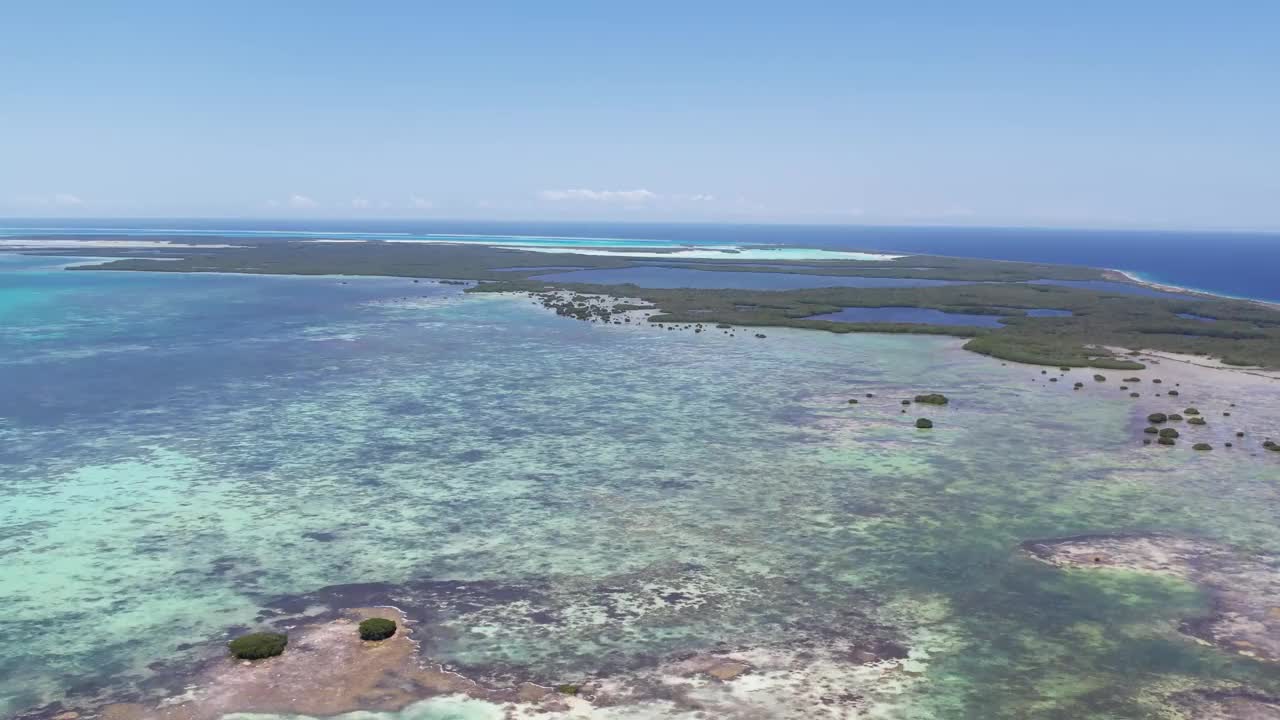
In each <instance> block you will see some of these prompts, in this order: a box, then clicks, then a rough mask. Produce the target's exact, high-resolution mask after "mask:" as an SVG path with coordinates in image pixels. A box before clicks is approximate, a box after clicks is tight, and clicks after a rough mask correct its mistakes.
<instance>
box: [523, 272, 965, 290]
mask: <svg viewBox="0 0 1280 720" xmlns="http://www.w3.org/2000/svg"><path fill="white" fill-rule="evenodd" d="M532 279H533V280H545V281H547V282H574V283H599V284H602V285H619V284H623V283H630V284H632V285H636V286H637V287H642V288H703V289H717V290H719V289H733V290H798V289H802V288H823V287H859V288H885V287H936V286H939V285H955V284H958V282H957V281H954V280H920V279H915V278H876V277H856V276H852V275H796V274H790V273H773V272H751V271H749V270H748V271H743V272H732V273H728V272H709V271H706V270H690V269H687V268H677V267H629V268H616V269H607V270H574V271H570V272H557V273H548V274H546V275H537V276H534V277H533V278H532Z"/></svg>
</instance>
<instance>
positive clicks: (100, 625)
mask: <svg viewBox="0 0 1280 720" xmlns="http://www.w3.org/2000/svg"><path fill="white" fill-rule="evenodd" d="M189 250H190V248H185V249H183V251H189ZM218 251H219V252H220V250H218ZM166 252H167V251H166ZM522 261H526V262H527V260H526V259H525V258H522ZM558 261H559V257H557V264H560V263H559V262H558ZM69 262H74V263H76V264H83V263H86V262H92V261H90V260H86V259H77V260H74V261H72V260H68V259H62V258H53V257H33V256H20V255H12V256H7V255H6V256H0V264H2V265H3V266H4V267H3V268H2V270H3V272H0V279H2V280H0V314H2V317H3V323H0V363H2V366H3V372H2V373H0V392H3V396H4V397H5V399H6V402H5V403H4V404H3V406H2V407H0V462H3V464H4V472H3V473H0V494H2V497H3V502H2V503H0V553H2V554H3V557H4V559H5V562H4V563H3V564H2V565H0V603H3V605H4V606H5V607H6V608H7V614H6V618H5V619H4V621H3V622H0V678H2V680H0V708H2V710H0V712H3V713H4V714H5V715H6V716H18V717H31V718H55V717H59V716H62V718H63V720H72V719H71V716H70V715H69V714H74V715H75V716H77V717H81V718H85V719H86V720H87V719H88V718H95V717H104V718H105V717H108V715H107V713H108V712H113V713H114V712H120V713H124V712H132V713H135V715H134V716H135V717H136V713H156V712H162V711H165V710H166V709H175V711H176V709H178V708H184V710H183V712H187V711H190V712H197V710H198V711H199V712H205V711H204V710H199V708H200V707H202V705H201V704H200V703H195V704H192V703H193V701H194V700H195V699H196V698H205V699H206V700H205V702H204V706H208V707H212V708H214V709H216V711H217V712H219V713H222V712H226V713H230V714H229V715H227V717H233V718H239V717H258V718H262V717H272V718H274V717H287V718H295V717H299V713H301V716H304V717H318V716H321V715H328V714H330V713H333V712H338V713H341V712H344V711H345V710H346V709H353V708H354V709H358V710H359V711H360V712H368V713H370V714H371V715H364V716H361V715H358V714H357V715H354V716H351V717H353V718H354V717H366V718H367V717H370V716H372V717H376V718H380V719H381V718H387V719H392V718H394V719H396V720H410V719H413V720H419V719H422V718H429V719H431V720H437V719H439V718H450V717H465V718H485V719H486V720H488V719H496V718H502V717H532V716H543V717H600V718H643V717H668V718H679V719H681V720H691V719H692V718H698V717H727V718H743V719H746V718H759V717H782V718H809V717H814V716H823V717H831V718H873V717H902V718H911V719H915V718H941V717H983V718H995V719H997V720H1005V719H1009V720H1012V719H1014V718H1016V719H1018V720H1022V719H1024V718H1039V717H1045V718H1055V719H1057V718H1077V717H1115V718H1121V717H1126V718H1127V717H1156V718H1194V717H1214V716H1213V715H1211V714H1208V715H1207V714H1206V713H1219V714H1222V713H1243V712H1257V713H1262V712H1268V711H1269V708H1272V700H1270V698H1275V697H1277V696H1280V672H1278V671H1277V664H1276V663H1275V662H1272V661H1271V660H1269V659H1268V655H1267V653H1269V652H1270V650H1268V649H1267V648H1268V647H1270V646H1269V645H1268V644H1267V643H1268V642H1270V640H1268V639H1266V638H1269V637H1270V633H1271V628H1272V624H1271V623H1270V620H1269V619H1267V618H1266V617H1263V618H1261V619H1254V618H1253V616H1252V615H1249V614H1247V613H1244V614H1241V615H1240V618H1239V619H1240V624H1239V625H1235V624H1226V625H1220V624H1218V623H1217V622H1216V621H1215V623H1213V624H1210V625H1206V626H1204V627H1205V628H1206V629H1205V630H1204V631H1199V630H1196V631H1194V632H1193V631H1191V630H1193V628H1192V627H1190V626H1188V625H1187V623H1188V622H1194V621H1195V620H1197V619H1198V618H1212V617H1221V618H1225V619H1228V620H1229V619H1230V617H1229V615H1228V614H1224V613H1215V612H1214V607H1215V605H1214V603H1215V602H1218V601H1219V600H1218V598H1219V597H1220V596H1219V595H1217V594H1216V593H1217V592H1218V591H1216V590H1214V587H1216V586H1221V587H1224V588H1226V589H1227V590H1228V591H1229V590H1230V588H1231V587H1233V586H1235V585H1239V583H1236V582H1235V581H1234V580H1229V581H1227V582H1224V583H1218V584H1217V585H1214V584H1213V583H1212V582H1210V581H1209V580H1208V579H1207V578H1209V577H1210V576H1208V575H1204V576H1192V575H1178V574H1176V573H1164V572H1138V571H1126V570H1124V569H1121V568H1110V569H1108V570H1097V569H1095V568H1092V567H1088V568H1077V567H1075V566H1074V565H1073V566H1070V567H1067V566H1065V565H1064V566H1063V567H1057V566H1054V565H1052V564H1049V563H1046V562H1044V561H1043V560H1041V559H1039V558H1036V557H1034V556H1033V555H1032V554H1030V553H1028V551H1027V550H1026V549H1024V548H1025V547H1026V545H1025V544H1026V543H1027V542H1028V541H1036V540H1042V541H1043V539H1046V538H1047V539H1049V541H1050V542H1052V541H1053V540H1054V539H1062V538H1073V537H1078V536H1102V537H1129V536H1139V537H1170V538H1187V539H1191V540H1193V541H1194V542H1195V543H1203V544H1204V547H1208V548H1214V549H1215V550H1214V552H1210V553H1207V554H1202V555H1201V557H1203V558H1204V560H1205V561H1206V562H1207V563H1208V566H1209V567H1208V570H1209V571H1210V572H1226V571H1228V570H1230V569H1231V567H1233V563H1234V564H1239V563H1246V565H1245V567H1248V568H1257V567H1259V566H1258V565H1256V564H1254V563H1255V561H1257V559H1259V558H1263V559H1269V558H1275V557H1280V529H1278V528H1277V526H1276V524H1275V522H1274V518H1275V516H1276V512H1277V509H1280V483H1278V482H1277V478H1278V477H1280V452H1277V451H1273V450H1269V449H1268V448H1267V445H1266V443H1267V442H1268V441H1271V442H1274V441H1275V440H1276V439H1280V392H1277V380H1275V379H1273V378H1269V377H1265V376H1263V375H1260V374H1252V372H1253V371H1248V370H1232V369H1224V368H1211V367H1201V366H1199V365H1196V364H1192V363H1193V362H1195V361H1197V360H1200V361H1203V360H1204V359H1203V358H1198V359H1197V358H1195V357H1187V358H1183V357H1182V356H1177V355H1174V354H1170V353H1165V354H1152V353H1148V352H1140V353H1139V354H1137V355H1127V354H1126V351H1120V350H1111V351H1110V352H1113V353H1116V354H1119V355H1123V356H1124V357H1126V358H1132V359H1133V361H1134V362H1135V363H1137V364H1139V365H1142V366H1144V369H1141V370H1136V369H1135V370H1123V371H1113V370H1084V369H1081V368H1075V369H1071V368H1066V369H1064V368H1063V367H1044V366H1027V365H1023V364H1019V363H1014V362H1008V361H1005V362H1001V361H1000V360H996V359H993V358H991V357H987V356H984V355H982V354H978V353H973V352H969V351H965V350H963V349H962V346H963V344H964V343H965V342H966V341H967V340H966V339H964V338H956V337H949V336H943V335H913V334H887V333H831V332H812V331H810V330H807V329H799V328H789V327H769V328H763V327H751V326H745V325H729V326H728V327H719V325H720V323H711V322H708V321H706V320H701V321H698V322H691V323H680V324H678V325H677V324H675V323H672V322H669V321H661V320H660V319H659V318H660V315H661V314H662V313H663V309H662V308H659V307H657V306H654V305H653V304H651V303H649V302H647V301H646V300H645V299H644V298H643V297H640V296H639V295H635V296H628V295H625V294H622V293H621V292H620V291H619V289H618V288H616V287H614V288H611V289H610V291H609V292H607V293H602V294H598V295H588V294H583V293H580V292H577V291H576V290H574V289H572V288H560V289H554V288H545V287H542V286H540V285H539V286H538V287H537V288H536V289H535V290H533V292H532V294H524V293H514V292H504V293H485V292H467V290H470V289H471V288H473V287H474V286H475V284H476V281H474V280H455V281H454V282H460V283H463V284H452V283H443V282H437V281H434V280H428V279H425V278H409V277H353V276H350V275H343V276H340V277H333V276H314V275H311V276H287V275H268V274H261V273H257V274H250V273H242V274H223V273H214V272H177V273H174V272H104V271H95V270H78V271H75V272H68V271H67V270H65V269H64V267H65V266H66V264H67V263H69ZM153 262H154V261H153ZM167 262H168V263H172V262H175V261H167ZM154 264H156V265H163V264H166V262H154ZM566 264H568V263H566ZM573 264H577V263H573ZM534 265H536V263H534V264H532V265H525V266H527V267H532V266H534ZM512 266H517V265H515V264H513V265H512ZM415 280H417V281H416V282H415ZM943 289H946V288H943ZM856 290H860V289H856ZM1078 291H1079V290H1078V289H1069V290H1064V291H1063V292H1078ZM641 294H643V293H641ZM585 307H590V308H592V309H591V310H586V309H585ZM582 314H586V315H588V316H589V319H590V320H591V321H590V322H584V321H583V320H581V319H579V316H580V315H582ZM606 315H607V319H606ZM1037 319H1039V318H1037ZM1045 319H1047V320H1059V319H1061V318H1045ZM628 320H630V322H628ZM1189 322H1197V323H1198V324H1199V325H1205V324H1208V323H1203V322H1201V321H1189ZM699 330H701V332H698V331H699ZM760 336H764V337H760ZM1181 359H1187V360H1190V361H1192V362H1182V361H1181ZM1095 375H1097V376H1099V377H1101V379H1097V378H1095V377H1094V376H1095ZM1175 393H1176V394H1175ZM938 396H941V397H938ZM943 398H945V400H946V402H945V403H944V402H942V399H943ZM851 400H857V402H850V401H851ZM1189 408H1196V409H1197V410H1198V414H1197V415H1191V414H1190V413H1189V412H1188V409H1189ZM1155 413H1164V414H1166V415H1170V414H1177V413H1181V414H1183V415H1184V417H1185V418H1191V417H1199V418H1203V419H1205V420H1206V422H1205V424H1203V425H1192V424H1191V423H1190V422H1188V421H1187V420H1185V419H1184V420H1183V421H1175V420H1167V421H1166V422H1165V423H1162V426H1175V425H1176V427H1177V429H1178V430H1179V431H1180V433H1181V437H1179V438H1178V439H1177V442H1176V443H1175V444H1173V445H1167V446H1166V445H1159V444H1155V443H1152V444H1149V445H1148V444H1144V442H1143V441H1144V439H1147V437H1148V436H1147V435H1146V434H1145V433H1144V429H1145V428H1146V427H1147V426H1149V424H1150V421H1149V417H1150V416H1151V415H1152V414H1155ZM921 419H927V420H929V421H930V423H931V425H932V427H920V426H919V425H918V423H919V420H921ZM1241 434H1242V435H1241ZM1200 443H1208V444H1211V445H1212V446H1213V451H1212V452H1199V451H1196V450H1194V449H1193V447H1194V445H1196V444H1200ZM1228 443H1231V445H1230V447H1228ZM1011 459H1016V462H1014V461H1011ZM1197 547H1199V546H1197ZM1265 562H1269V560H1266V561H1265ZM1265 562H1263V564H1264V565H1265ZM1213 566H1217V570H1214V569H1213ZM1250 572H1252V570H1251V571H1250ZM1228 577H1234V576H1228ZM388 606H390V607H394V608H398V609H399V610H398V612H399V613H401V614H399V615H397V617H398V618H399V619H400V620H401V621H402V625H403V627H404V628H405V631H406V632H405V634H403V635H398V636H396V638H393V639H392V640H390V641H388V642H391V643H395V644H392V645H386V646H378V647H376V648H375V647H371V646H365V645H362V644H361V643H360V641H359V640H358V639H357V638H356V637H355V636H354V634H353V633H354V621H355V619H356V618H358V617H360V616H361V615H360V613H361V612H362V611H368V609H370V608H379V609H378V610H377V612H378V613H379V614H382V613H388V612H392V611H391V610H389V609H387V608H388ZM352 613H355V615H353V614H352ZM1255 622H1256V623H1258V627H1261V628H1262V634H1263V636H1264V637H1262V638H1254V639H1251V637H1252V636H1250V635H1246V634H1242V633H1246V632H1248V633H1253V632H1255V630H1254V629H1252V628H1254V623H1255ZM32 628H37V629H39V631H38V633H37V634H36V635H34V636H33V634H32ZM256 630H269V631H284V632H287V633H289V635H290V638H291V639H290V644H289V646H288V647H286V648H285V650H284V654H283V655H281V656H279V657H275V658H268V659H265V660H261V661H254V664H253V665H250V666H245V665H243V664H240V663H237V662H235V661H233V660H231V658H230V657H229V656H228V652H227V642H228V641H229V640H230V639H231V638H233V637H236V636H238V635H240V634H242V633H245V632H250V631H256ZM41 633H42V634H41ZM1236 640H1245V641H1247V642H1251V643H1253V644H1254V645H1255V646H1257V647H1256V648H1255V649H1250V648H1249V647H1247V646H1241V645H1238V644H1235V642H1234V641H1236ZM1202 641H1203V642H1202ZM397 648H400V649H397ZM365 650H368V651H369V653H368V654H366V655H364V656H362V655H360V654H359V653H360V652H363V651H365ZM383 650H386V651H388V652H385V653H383V652H382V651H383ZM401 650H403V651H404V653H405V654H403V655H402V654H399V653H400V652H401ZM410 650H411V651H412V652H409V651H410ZM1245 651H1248V652H1245ZM326 653H332V654H326ZM1250 653H1251V654H1250ZM327 657H331V658H340V660H339V661H338V662H335V663H333V665H336V666H337V667H347V666H350V667H351V668H353V672H352V674H351V676H350V677H337V676H332V675H325V674H324V672H319V671H316V672H313V671H311V670H307V669H306V668H309V667H312V665H310V664H307V663H318V664H317V665H315V667H321V665H323V663H324V658H327ZM373 658H382V659H387V660H393V661H394V662H389V663H388V664H386V665H383V664H379V663H373V664H366V662H365V661H367V660H371V659H373ZM298 663H303V664H298ZM321 669H322V670H325V672H328V670H327V669H325V668H321ZM366 671H367V672H366ZM233 680H235V682H232V681H233ZM259 680H261V681H262V682H261V683H260V684H256V683H258V681H259ZM242 682H243V683H247V684H243V685H242V684H240V683H242ZM295 683H296V684H295ZM315 683H321V684H323V685H326V686H328V687H329V688H331V689H332V690H333V693H332V694H329V695H326V694H325V693H324V692H322V691H315V692H312V691H311V690H307V689H308V688H310V689H314V688H315V687H316V684H315ZM230 687H238V688H245V690H244V692H243V693H240V694H239V695H240V696H242V697H244V698H246V700H245V702H244V703H243V704H236V703H223V702H222V700H219V699H217V698H226V697H230V696H231V695H232V694H233V693H225V692H219V691H218V688H224V689H225V688H230ZM304 690H306V691H305V692H304ZM286 696H288V697H286ZM249 699H252V702H249ZM219 703H221V704H219ZM108 708H110V710H108ZM240 711H244V712H252V713H254V715H242V716H238V715H237V712H240ZM263 713H265V715H264V714H263ZM1226 716H1227V717H1230V716H1231V715H1226ZM1263 717H1265V715H1263Z"/></svg>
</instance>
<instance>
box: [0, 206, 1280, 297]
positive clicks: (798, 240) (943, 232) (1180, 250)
mask: <svg viewBox="0 0 1280 720" xmlns="http://www.w3.org/2000/svg"><path fill="white" fill-rule="evenodd" d="M0 226H3V227H7V228H16V227H68V228H90V227H114V228H130V227H132V228H157V229H159V228H173V229H183V228H194V229H206V230H214V229H232V230H242V231H245V230H249V231H252V230H267V229H276V230H288V231H297V232H303V231H328V232H344V231H345V232H369V233H375V232H379V233H380V232H397V233H406V232H407V233H428V232H435V233H459V234H491V233H492V234H518V235H544V236H546V235H550V236H579V237H581V236H590V237H617V238H639V239H654V240H679V241H682V242H688V243H691V244H698V243H713V244H718V243H737V244H747V243H753V244H782V245H793V246H800V247H817V248H827V249H843V250H855V249H862V250H885V251H902V252H912V253H929V254H938V255H955V256H962V257H983V258H993V259H1000V260H1021V261H1029V262H1050V263H1064V264H1074V265H1089V266H1094V267H1109V268H1116V269H1120V270H1126V271H1129V272H1134V273H1137V274H1139V275H1140V276H1142V277H1143V278H1144V279H1147V280H1152V281H1155V282H1160V283H1167V284H1170V285H1178V286H1182V287H1188V288H1194V289H1198V290H1205V291H1208V292H1215V293H1220V294H1224V295H1233V296H1238V297H1251V298H1258V299H1264V300H1272V301H1276V302H1280V272H1278V271H1277V268H1280V233H1243V232H1183V231H1124V230H1045V229H1022V228H920V227H852V226H812V225H794V226H789V225H731V224H691V223H684V224H671V223H661V224H659V223H599V222H574V223H570V222H480V221H461V220H191V219H160V220H156V219H148V220H121V219H113V220H101V219H80V220H65V219H62V220H2V221H0Z"/></svg>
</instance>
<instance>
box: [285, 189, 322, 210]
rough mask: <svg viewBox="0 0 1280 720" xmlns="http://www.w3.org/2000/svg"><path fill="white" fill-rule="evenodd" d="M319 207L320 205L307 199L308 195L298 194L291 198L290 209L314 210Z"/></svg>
mask: <svg viewBox="0 0 1280 720" xmlns="http://www.w3.org/2000/svg"><path fill="white" fill-rule="evenodd" d="M319 206H320V203H318V202H316V201H315V200H313V199H311V198H309V197H307V196H306V195H299V194H298V193H294V194H292V195H290V196H289V207H291V208H314V207H319Z"/></svg>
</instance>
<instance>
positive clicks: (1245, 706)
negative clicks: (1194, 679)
mask: <svg viewBox="0 0 1280 720" xmlns="http://www.w3.org/2000/svg"><path fill="white" fill-rule="evenodd" d="M1173 705H1174V707H1176V708H1178V709H1179V710H1180V711H1181V712H1182V713H1183V717H1185V718H1187V720H1280V698H1274V697H1270V696H1267V695H1261V694H1258V693H1253V692H1250V691H1247V690H1193V691H1191V692H1185V693H1180V694H1178V695H1177V696H1175V697H1174V698H1173Z"/></svg>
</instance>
